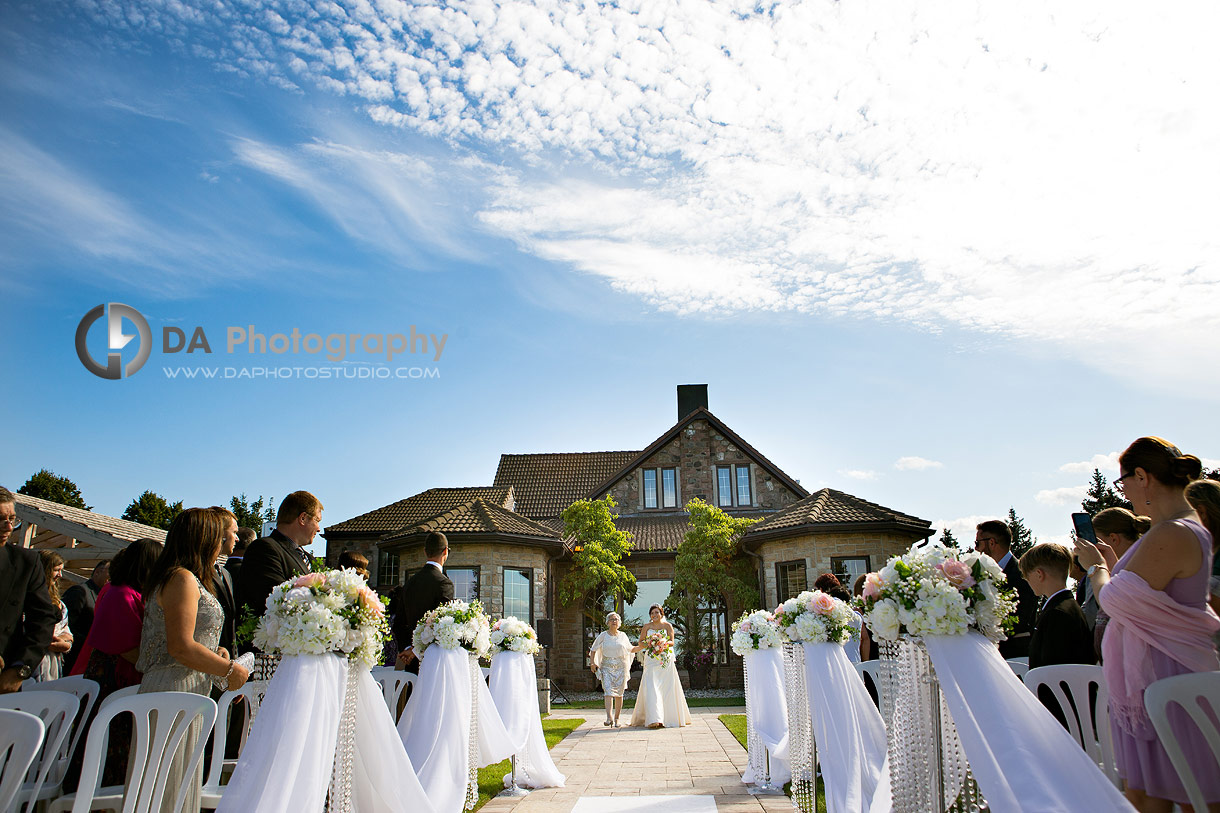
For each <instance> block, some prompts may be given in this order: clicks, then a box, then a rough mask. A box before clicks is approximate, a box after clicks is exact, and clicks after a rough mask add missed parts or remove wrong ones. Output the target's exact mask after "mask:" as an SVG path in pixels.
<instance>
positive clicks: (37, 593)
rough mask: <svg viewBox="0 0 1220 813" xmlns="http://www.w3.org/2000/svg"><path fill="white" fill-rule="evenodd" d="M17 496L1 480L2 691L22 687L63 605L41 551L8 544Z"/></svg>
mask: <svg viewBox="0 0 1220 813" xmlns="http://www.w3.org/2000/svg"><path fill="white" fill-rule="evenodd" d="M16 524H17V500H16V498H15V497H14V496H13V492H11V491H9V490H8V489H7V488H4V487H3V486H0V694H7V693H9V692H16V691H20V689H21V681H23V680H26V679H27V678H29V676H30V675H31V674H33V672H34V670H35V669H37V668H38V664H39V663H41V662H42V658H43V656H44V655H46V652H47V647H48V646H50V644H51V636H52V635H53V634H54V632H55V622H56V621H57V620H58V619H59V608H58V607H56V606H55V604H54V602H52V601H51V594H50V593H49V592H47V576H46V570H45V569H44V568H43V566H42V560H41V559H39V557H38V553H37V551H32V550H28V549H26V548H19V547H17V546H16V545H10V544H8V538H9V537H10V536H11V535H12V533H13V528H14V526H16Z"/></svg>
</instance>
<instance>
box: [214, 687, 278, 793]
mask: <svg viewBox="0 0 1220 813" xmlns="http://www.w3.org/2000/svg"><path fill="white" fill-rule="evenodd" d="M266 693H267V681H265V680H250V681H246V683H245V685H243V686H242V687H241V688H240V689H234V690H233V691H231V692H225V693H224V694H222V695H221V696H220V699H219V700H217V701H216V706H217V711H216V725H214V726H213V727H212V759H211V763H210V764H209V765H208V775H207V776H206V777H205V778H204V780H203V788H202V790H201V793H200V797H199V806H200V807H201V808H203V809H204V810H215V809H216V808H217V807H219V806H220V799H221V797H222V796H224V782H225V781H226V780H227V778H228V774H231V773H232V772H233V769H234V768H235V767H237V760H236V759H225V747H226V746H227V745H228V742H229V725H230V723H231V721H232V719H233V714H234V712H239V713H240V714H241V715H242V731H241V738H240V739H239V740H238V744H237V753H238V754H239V755H240V754H241V751H242V749H243V748H245V747H246V737H248V736H249V735H250V726H251V725H252V724H253V723H254V718H255V716H256V715H257V714H258V707H259V704H260V703H262V702H263V695H265V694H266Z"/></svg>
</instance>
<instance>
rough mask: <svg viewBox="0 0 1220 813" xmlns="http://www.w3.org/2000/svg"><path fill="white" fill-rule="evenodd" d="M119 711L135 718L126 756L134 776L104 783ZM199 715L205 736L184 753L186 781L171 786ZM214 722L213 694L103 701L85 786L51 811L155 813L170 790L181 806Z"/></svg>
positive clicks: (88, 744) (89, 742)
mask: <svg viewBox="0 0 1220 813" xmlns="http://www.w3.org/2000/svg"><path fill="white" fill-rule="evenodd" d="M107 699H108V700H109V698H107ZM120 714H131V715H132V716H133V717H134V718H135V720H134V722H133V725H132V740H131V750H130V751H128V755H127V758H128V760H129V765H130V768H131V770H130V772H129V773H130V775H129V778H128V780H127V785H125V786H112V787H102V786H101V776H102V762H103V761H104V759H105V756H106V744H107V742H106V741H107V740H108V739H109V737H110V721H111V720H113V719H114V718H115V717H117V716H118V715H120ZM196 719H201V723H202V727H203V735H202V736H200V737H198V738H197V739H196V741H195V744H194V747H192V748H191V749H189V751H185V752H184V760H185V763H184V766H185V772H184V774H183V778H182V782H181V783H180V784H179V786H178V787H167V785H168V783H169V771H170V767H171V766H172V764H173V761H174V758H175V756H176V755H177V753H178V750H179V749H180V748H183V745H184V742H183V740H184V738H185V737H186V735H187V734H188V733H189V732H190V729H191V724H192V723H193V722H194V721H195V720H196ZM215 722H216V704H215V703H214V702H212V698H210V697H204V696H203V695H200V694H192V693H190V692H149V693H147V694H136V695H131V696H128V697H120V698H118V699H116V700H112V701H111V702H106V703H102V705H101V708H99V709H98V712H97V717H95V718H94V719H93V725H92V726H91V727H90V728H89V734H88V736H87V737H86V739H85V758H84V763H83V764H82V765H81V775H80V785H79V787H78V789H77V791H76V793H69V794H67V795H66V796H61V797H60V798H58V799H56V800H55V801H54V802H52V803H51V806H50V807H49V808H48V811H49V813H60V811H65V810H71V811H72V813H88V811H90V810H97V809H99V808H102V809H108V810H119V809H121V810H123V811H124V813H153V811H159V810H160V809H161V803H162V800H163V798H164V797H165V796H166V794H173V798H174V808H173V809H174V810H179V809H181V808H182V804H183V800H184V799H185V798H186V793H187V790H188V789H189V788H190V783H192V782H195V781H197V779H196V777H195V771H196V769H197V768H198V766H199V760H201V759H202V758H203V749H204V746H205V745H207V741H208V738H207V732H208V730H209V729H210V728H211V727H212V726H213V725H214V724H215Z"/></svg>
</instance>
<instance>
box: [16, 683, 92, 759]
mask: <svg viewBox="0 0 1220 813" xmlns="http://www.w3.org/2000/svg"><path fill="white" fill-rule="evenodd" d="M101 688H102V687H101V686H100V685H98V682H97V681H96V680H90V679H89V678H87V677H82V676H80V675H71V676H69V677H65V678H60V679H59V680H47V681H43V682H41V683H34V685H32V686H31V685H30V684H28V683H26V684H24V685H22V687H21V691H22V692H67V693H69V694H74V695H76V696H77V698H79V700H80V708H79V709H77V711H76V719H75V720H73V721H72V736H71V737H69V738H67V739H65V740H64V744H63V746H62V747H60V749H59V757H58V759H57V760H56V765H55V767H54V768H53V769H52V771H51V774H50V781H53V782H57V783H59V782H63V780H64V773H65V772H66V771H67V770H68V763H69V762H70V761H71V760H72V755H73V754H74V753H76V746H77V745H78V744H80V741H81V738H82V737H83V736H84V734H85V729H86V728H87V726H86V725H85V721H86V720H88V719H89V714H90V713H91V712H92V711H93V704H94V703H96V702H97V696H98V694H99V693H100V692H101Z"/></svg>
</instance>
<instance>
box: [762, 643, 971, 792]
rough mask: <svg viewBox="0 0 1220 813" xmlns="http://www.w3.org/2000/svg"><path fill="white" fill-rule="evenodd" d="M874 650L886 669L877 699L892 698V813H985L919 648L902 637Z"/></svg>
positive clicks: (923, 651) (924, 653)
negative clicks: (981, 812)
mask: <svg viewBox="0 0 1220 813" xmlns="http://www.w3.org/2000/svg"><path fill="white" fill-rule="evenodd" d="M878 644H879V647H880V654H881V660H882V661H887V662H888V666H889V668H887V669H882V670H881V674H880V678H881V681H882V683H883V684H885V686H884V689H885V691H883V692H882V696H885V695H888V696H889V697H891V698H893V701H892V702H893V709H892V713H891V714H890V715H886V716H887V717H888V719H889V720H890V721H891V722H890V730H889V740H888V746H889V761H890V777H891V783H892V785H891V787H892V790H893V799H894V808H893V810H894V813H929V812H930V811H935V812H936V813H948V811H953V812H954V813H977V811H981V810H986V809H988V808H987V802H986V801H985V800H984V799H983V797H982V794H981V793H980V792H979V787H978V785H977V784H976V783H975V781H974V777H973V776H972V775H971V773H970V765H969V763H968V762H967V760H966V754H965V751H963V750H962V744H961V741H960V739H958V735H957V728H956V726H954V724H953V718H952V717H951V716H950V714H949V709H948V707H947V706H946V705H945V701H944V697H943V695H942V693H941V689H940V683H939V681H938V680H937V678H936V672H935V670H934V669H933V668H932V662H931V660H930V659H929V658H928V652H927V650H926V649H925V648H924V645H923V643H922V642H921V641H919V640H918V639H915V638H910V637H907V636H905V635H904V636H903V637H901V638H899V639H898V640H897V641H886V640H881V641H879V642H878ZM785 649H787V647H785ZM884 711H885V710H883V714H884ZM795 776H796V766H795V763H794V765H793V777H795ZM793 787H794V789H795V782H794V785H793ZM794 798H795V797H794Z"/></svg>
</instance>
